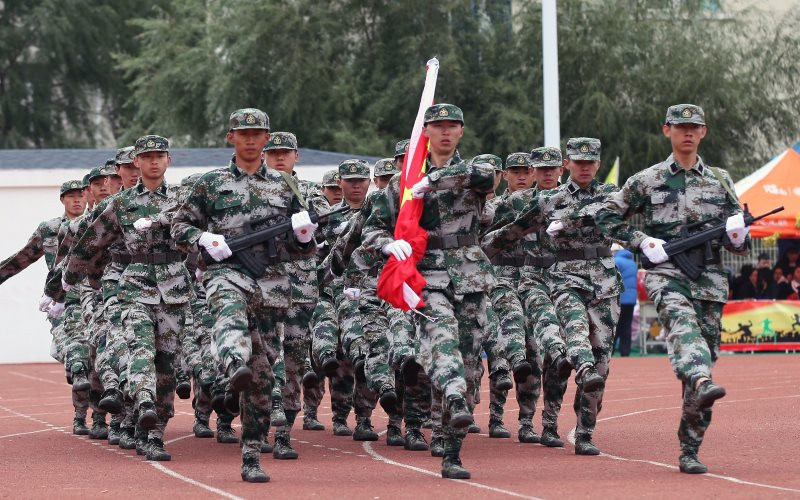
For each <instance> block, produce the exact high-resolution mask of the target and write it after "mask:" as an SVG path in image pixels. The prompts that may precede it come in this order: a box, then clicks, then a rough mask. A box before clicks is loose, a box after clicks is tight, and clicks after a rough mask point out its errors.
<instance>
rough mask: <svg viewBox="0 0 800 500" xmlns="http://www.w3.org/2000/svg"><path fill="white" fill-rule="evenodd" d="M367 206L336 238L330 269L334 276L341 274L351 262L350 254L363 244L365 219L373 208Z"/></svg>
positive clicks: (331, 252)
mask: <svg viewBox="0 0 800 500" xmlns="http://www.w3.org/2000/svg"><path fill="white" fill-rule="evenodd" d="M371 205H372V204H371V203H370V204H369V206H365V207H363V208H362V209H361V211H360V212H359V213H358V214H356V216H355V217H353V218H351V219H350V222H349V224H348V225H347V229H345V232H344V233H343V234H342V235H341V236H340V237H339V239H338V240H336V243H334V244H333V246H332V247H331V251H330V254H329V255H330V271H331V273H332V274H333V275H334V276H341V275H342V273H344V270H345V268H346V267H347V264H348V262H350V255H351V254H352V253H353V252H354V251H355V249H356V248H358V247H359V246H360V245H361V233H362V231H363V229H364V221H365V220H366V217H367V214H368V213H369V210H370V209H371Z"/></svg>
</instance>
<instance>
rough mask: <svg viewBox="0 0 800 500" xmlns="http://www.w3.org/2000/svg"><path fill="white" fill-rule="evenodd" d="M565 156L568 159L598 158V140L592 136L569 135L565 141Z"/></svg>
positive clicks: (591, 159)
mask: <svg viewBox="0 0 800 500" xmlns="http://www.w3.org/2000/svg"><path fill="white" fill-rule="evenodd" d="M567 158H569V159H570V160H589V161H599V160H600V140H599V139H594V138H592V137H571V138H570V139H569V140H568V141H567Z"/></svg>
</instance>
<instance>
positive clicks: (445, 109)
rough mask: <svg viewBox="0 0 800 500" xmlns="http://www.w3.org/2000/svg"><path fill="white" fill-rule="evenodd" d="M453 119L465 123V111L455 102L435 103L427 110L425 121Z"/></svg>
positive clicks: (426, 122)
mask: <svg viewBox="0 0 800 500" xmlns="http://www.w3.org/2000/svg"><path fill="white" fill-rule="evenodd" d="M445 120H451V121H456V122H461V124H462V125H464V112H463V111H461V108H459V107H458V106H456V105H454V104H444V103H443V104H434V105H433V106H430V107H429V108H428V109H426V110H425V116H424V118H423V123H424V124H426V125H427V124H428V123H430V122H439V121H445Z"/></svg>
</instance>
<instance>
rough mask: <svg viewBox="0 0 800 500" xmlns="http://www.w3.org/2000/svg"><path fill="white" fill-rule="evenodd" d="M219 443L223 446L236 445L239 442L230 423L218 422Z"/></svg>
mask: <svg viewBox="0 0 800 500" xmlns="http://www.w3.org/2000/svg"><path fill="white" fill-rule="evenodd" d="M217 442H218V443H223V444H235V443H238V442H239V438H238V437H236V433H235V432H234V431H233V427H231V424H230V422H220V421H219V420H217Z"/></svg>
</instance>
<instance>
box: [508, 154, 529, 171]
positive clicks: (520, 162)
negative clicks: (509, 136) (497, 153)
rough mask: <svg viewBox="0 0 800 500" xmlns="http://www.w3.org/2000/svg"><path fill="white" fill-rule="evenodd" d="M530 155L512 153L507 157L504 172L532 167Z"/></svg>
mask: <svg viewBox="0 0 800 500" xmlns="http://www.w3.org/2000/svg"><path fill="white" fill-rule="evenodd" d="M529 159H530V155H528V153H511V154H510V155H508V157H506V166H505V168H504V169H503V170H510V169H512V168H519V167H523V168H527V167H530V161H529Z"/></svg>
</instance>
